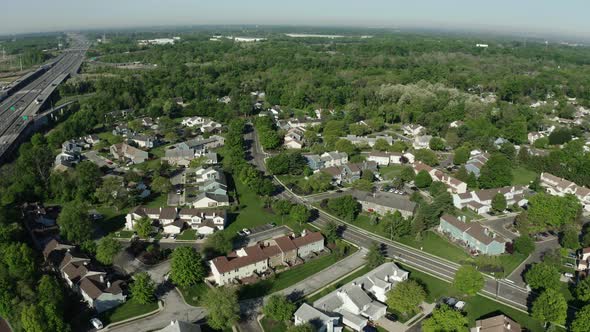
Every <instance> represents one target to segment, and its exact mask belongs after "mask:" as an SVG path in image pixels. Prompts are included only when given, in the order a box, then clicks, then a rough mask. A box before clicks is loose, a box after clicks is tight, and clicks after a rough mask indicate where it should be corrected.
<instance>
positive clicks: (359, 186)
mask: <svg viewBox="0 0 590 332" xmlns="http://www.w3.org/2000/svg"><path fill="white" fill-rule="evenodd" d="M352 187H353V188H354V189H356V190H360V191H368V192H372V191H373V183H372V182H371V181H368V180H366V179H358V180H356V181H354V182H353V183H352Z"/></svg>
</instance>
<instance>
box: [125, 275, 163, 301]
mask: <svg viewBox="0 0 590 332" xmlns="http://www.w3.org/2000/svg"><path fill="white" fill-rule="evenodd" d="M129 290H130V291H131V297H132V298H133V300H134V301H136V302H137V303H140V304H147V303H152V302H154V301H155V300H156V295H155V293H156V284H155V283H154V281H153V280H152V278H151V277H150V275H149V274H147V272H141V273H138V274H136V275H135V276H133V283H131V286H129Z"/></svg>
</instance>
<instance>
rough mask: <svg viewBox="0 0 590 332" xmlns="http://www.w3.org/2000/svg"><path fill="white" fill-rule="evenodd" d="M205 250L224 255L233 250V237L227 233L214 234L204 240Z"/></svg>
mask: <svg viewBox="0 0 590 332" xmlns="http://www.w3.org/2000/svg"><path fill="white" fill-rule="evenodd" d="M204 247H205V250H206V251H207V252H210V253H217V254H219V255H225V254H227V253H228V252H230V251H231V250H232V249H233V236H232V235H231V234H229V233H227V232H215V233H213V235H210V236H208V237H207V239H206V240H205V246H204Z"/></svg>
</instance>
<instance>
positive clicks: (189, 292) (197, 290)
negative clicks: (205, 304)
mask: <svg viewBox="0 0 590 332" xmlns="http://www.w3.org/2000/svg"><path fill="white" fill-rule="evenodd" d="M208 288H209V287H208V286H207V285H205V283H199V284H196V285H194V286H191V287H187V288H185V287H178V289H179V290H180V292H181V293H182V296H183V297H184V300H185V301H186V303H188V304H189V305H192V306H194V307H198V306H200V305H202V303H201V300H202V299H203V296H204V295H205V293H206V292H207V289H208Z"/></svg>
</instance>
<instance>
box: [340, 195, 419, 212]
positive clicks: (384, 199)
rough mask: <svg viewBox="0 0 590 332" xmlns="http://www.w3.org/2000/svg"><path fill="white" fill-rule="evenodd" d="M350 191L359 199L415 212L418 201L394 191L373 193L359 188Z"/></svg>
mask: <svg viewBox="0 0 590 332" xmlns="http://www.w3.org/2000/svg"><path fill="white" fill-rule="evenodd" d="M350 193H351V194H352V196H354V198H356V199H357V200H359V201H365V202H371V203H375V204H379V205H382V206H386V207H389V208H392V209H396V210H401V211H408V212H414V210H415V209H416V203H414V202H412V201H410V200H409V199H407V198H405V197H402V196H400V195H396V194H393V193H388V192H376V193H374V194H373V193H368V192H364V191H359V190H353V191H351V192H350Z"/></svg>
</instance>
